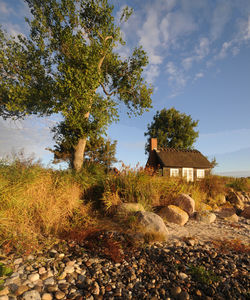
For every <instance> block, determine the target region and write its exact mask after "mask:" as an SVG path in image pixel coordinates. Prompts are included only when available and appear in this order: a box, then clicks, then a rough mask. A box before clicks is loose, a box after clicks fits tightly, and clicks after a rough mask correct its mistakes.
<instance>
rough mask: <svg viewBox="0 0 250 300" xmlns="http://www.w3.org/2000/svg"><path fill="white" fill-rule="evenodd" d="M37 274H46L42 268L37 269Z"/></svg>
mask: <svg viewBox="0 0 250 300" xmlns="http://www.w3.org/2000/svg"><path fill="white" fill-rule="evenodd" d="M38 273H39V274H40V275H41V274H44V273H46V269H45V268H44V267H41V268H39V269H38Z"/></svg>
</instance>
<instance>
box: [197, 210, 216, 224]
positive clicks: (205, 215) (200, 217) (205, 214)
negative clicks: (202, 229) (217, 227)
mask: <svg viewBox="0 0 250 300" xmlns="http://www.w3.org/2000/svg"><path fill="white" fill-rule="evenodd" d="M195 219H196V220H197V221H199V222H202V223H207V224H210V223H213V222H214V221H215V219H216V215H215V214H214V213H212V212H210V211H207V210H205V211H201V212H197V213H196V216H195Z"/></svg>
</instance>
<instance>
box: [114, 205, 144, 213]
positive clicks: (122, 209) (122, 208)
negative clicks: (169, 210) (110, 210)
mask: <svg viewBox="0 0 250 300" xmlns="http://www.w3.org/2000/svg"><path fill="white" fill-rule="evenodd" d="M116 211H117V215H121V214H129V213H133V212H137V211H145V209H144V207H143V206H142V204H141V203H130V202H128V203H122V204H120V205H118V206H117V210H116Z"/></svg>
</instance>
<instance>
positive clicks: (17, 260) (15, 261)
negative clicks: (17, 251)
mask: <svg viewBox="0 0 250 300" xmlns="http://www.w3.org/2000/svg"><path fill="white" fill-rule="evenodd" d="M22 262H23V259H22V258H17V259H15V260H14V265H20V264H21V263H22Z"/></svg>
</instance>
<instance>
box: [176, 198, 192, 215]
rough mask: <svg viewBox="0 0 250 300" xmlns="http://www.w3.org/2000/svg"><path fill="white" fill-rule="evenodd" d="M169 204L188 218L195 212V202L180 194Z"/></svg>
mask: <svg viewBox="0 0 250 300" xmlns="http://www.w3.org/2000/svg"><path fill="white" fill-rule="evenodd" d="M171 204H173V205H175V206H178V207H180V208H181V209H182V210H184V211H185V212H186V213H187V214H188V215H189V216H191V215H192V214H193V213H194V212H195V201H194V199H193V198H191V197H190V196H188V195H187V194H180V195H179V196H178V197H177V198H175V199H174V200H173V201H172V203H171Z"/></svg>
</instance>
